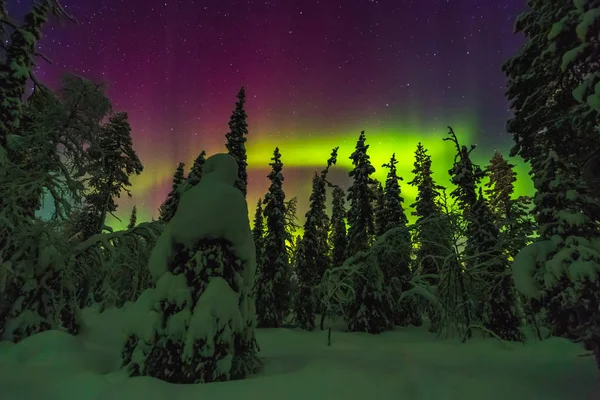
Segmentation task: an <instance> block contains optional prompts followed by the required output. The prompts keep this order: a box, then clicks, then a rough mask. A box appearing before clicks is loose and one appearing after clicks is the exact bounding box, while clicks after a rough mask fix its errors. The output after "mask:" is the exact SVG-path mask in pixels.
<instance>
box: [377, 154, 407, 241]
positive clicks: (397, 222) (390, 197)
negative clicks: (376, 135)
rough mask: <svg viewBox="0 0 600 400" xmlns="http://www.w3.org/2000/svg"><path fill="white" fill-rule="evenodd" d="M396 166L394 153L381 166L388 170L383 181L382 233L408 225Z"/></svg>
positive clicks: (396, 161)
mask: <svg viewBox="0 0 600 400" xmlns="http://www.w3.org/2000/svg"><path fill="white" fill-rule="evenodd" d="M396 164H398V160H396V154H395V153H394V154H392V157H391V158H390V162H389V163H387V164H383V166H382V167H383V168H388V169H389V171H388V174H387V178H386V180H385V192H384V217H383V218H384V220H385V221H386V224H385V226H384V227H383V233H385V232H387V231H389V230H390V229H394V228H398V227H405V226H406V224H407V223H408V219H407V218H406V214H405V213H404V208H403V206H402V204H403V203H404V198H403V197H402V196H401V190H400V182H399V181H401V180H402V177H399V176H398V172H397V170H396Z"/></svg>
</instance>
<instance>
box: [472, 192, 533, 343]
mask: <svg viewBox="0 0 600 400" xmlns="http://www.w3.org/2000/svg"><path fill="white" fill-rule="evenodd" d="M472 214H473V215H472V222H471V223H470V225H471V232H472V233H471V235H472V236H470V237H469V238H468V239H467V244H469V243H471V246H472V251H473V253H472V254H474V260H475V263H471V265H472V267H471V268H477V269H478V270H480V271H481V273H480V274H477V275H478V276H480V277H482V278H483V279H482V282H480V284H482V285H483V288H480V287H478V288H477V290H478V291H479V293H476V294H478V295H479V296H478V298H477V299H476V301H477V303H476V305H475V307H474V308H475V310H476V315H477V316H478V317H479V318H480V319H481V320H482V322H483V325H484V327H485V328H487V329H489V330H490V331H492V332H494V333H495V334H496V335H498V337H500V338H502V339H504V340H510V341H521V340H522V339H523V337H522V335H521V332H520V325H521V322H520V319H519V317H518V316H517V315H516V313H515V305H516V304H515V291H514V286H513V283H512V279H510V275H509V270H508V260H507V258H506V254H505V253H504V252H503V248H502V243H501V242H500V241H499V236H500V231H499V229H498V227H497V225H496V221H495V218H494V214H493V213H492V211H491V210H490V207H489V205H488V203H487V200H486V199H485V198H484V197H483V194H482V191H481V188H480V189H479V197H478V198H477V202H476V203H475V205H474V206H473V210H472ZM474 275H475V273H474V272H473V273H472V274H471V276H474Z"/></svg>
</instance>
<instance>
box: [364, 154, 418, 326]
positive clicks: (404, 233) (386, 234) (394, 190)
mask: <svg viewBox="0 0 600 400" xmlns="http://www.w3.org/2000/svg"><path fill="white" fill-rule="evenodd" d="M397 163H398V161H397V160H396V155H395V154H392V157H391V158H390V161H389V163H386V164H383V165H382V167H384V168H388V170H389V171H388V174H387V178H386V181H385V189H384V190H383V193H382V196H381V199H382V204H381V209H380V210H377V211H376V213H375V215H376V216H377V215H378V214H381V215H380V217H379V218H380V220H381V222H380V224H381V228H380V230H381V232H380V233H379V236H378V237H377V240H376V241H375V244H374V246H373V247H372V248H371V250H370V251H371V253H373V254H374V255H375V257H376V259H377V263H378V265H379V268H380V269H381V271H382V273H383V277H384V283H385V285H386V287H385V289H386V290H388V291H389V294H390V298H392V299H393V309H392V313H391V314H390V316H389V318H390V319H391V320H392V321H393V323H394V324H396V325H402V326H405V325H408V324H415V325H420V317H419V316H418V313H417V312H416V310H417V308H416V307H415V305H414V304H412V300H409V299H408V298H406V299H402V300H401V296H402V292H405V291H407V290H408V289H410V283H409V282H410V281H411V278H412V272H411V270H410V263H411V257H412V243H411V237H410V236H411V235H410V232H409V230H408V229H407V227H406V223H407V222H408V219H407V218H406V214H405V213H404V209H403V207H402V203H403V202H404V199H403V198H402V196H401V195H400V193H401V190H400V184H399V181H400V180H401V179H402V178H400V177H399V176H398V174H397V170H396V164H397Z"/></svg>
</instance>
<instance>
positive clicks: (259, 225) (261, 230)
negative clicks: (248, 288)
mask: <svg viewBox="0 0 600 400" xmlns="http://www.w3.org/2000/svg"><path fill="white" fill-rule="evenodd" d="M262 206H263V200H262V199H258V201H257V203H256V211H255V212H254V225H253V227H252V237H253V238H254V247H255V248H256V279H255V280H254V282H255V284H256V283H257V282H258V281H259V279H258V276H259V274H260V271H261V270H262V267H261V264H260V263H261V262H262V257H263V251H264V241H265V224H264V219H263V209H262ZM253 292H254V294H256V285H255V286H254V288H253Z"/></svg>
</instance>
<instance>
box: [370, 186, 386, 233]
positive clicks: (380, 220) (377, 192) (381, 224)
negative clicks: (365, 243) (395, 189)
mask: <svg viewBox="0 0 600 400" xmlns="http://www.w3.org/2000/svg"><path fill="white" fill-rule="evenodd" d="M373 192H374V193H373V210H375V212H374V215H373V217H374V218H375V219H374V223H375V236H376V237H379V236H381V235H383V234H384V233H385V232H386V226H387V221H386V220H385V217H386V215H385V191H384V189H383V186H382V185H381V182H379V181H377V182H376V184H375V185H374V187H373Z"/></svg>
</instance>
